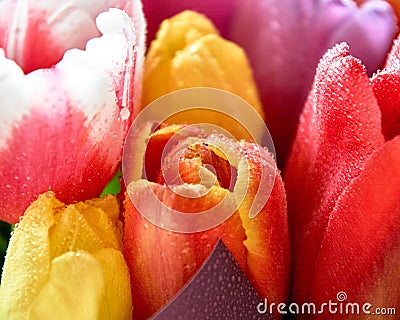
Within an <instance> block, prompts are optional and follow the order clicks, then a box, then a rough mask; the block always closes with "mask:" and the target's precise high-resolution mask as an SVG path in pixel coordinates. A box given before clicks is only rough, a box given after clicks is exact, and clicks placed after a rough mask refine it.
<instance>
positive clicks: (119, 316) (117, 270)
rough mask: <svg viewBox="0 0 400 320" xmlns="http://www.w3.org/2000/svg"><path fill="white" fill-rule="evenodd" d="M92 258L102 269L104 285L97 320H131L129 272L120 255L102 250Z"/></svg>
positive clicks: (111, 250)
mask: <svg viewBox="0 0 400 320" xmlns="http://www.w3.org/2000/svg"><path fill="white" fill-rule="evenodd" d="M93 256H94V257H95V258H96V259H97V260H98V261H99V263H100V264H101V265H102V267H103V271H104V273H103V278H104V283H105V288H104V292H103V296H102V301H103V302H102V304H101V305H100V317H99V318H98V319H100V320H101V319H104V320H106V319H107V320H111V319H116V320H132V296H131V287H130V283H129V272H128V267H127V266H126V263H125V260H124V257H123V255H122V253H121V252H120V251H117V250H114V249H103V250H101V251H99V252H96V253H95V254H94V255H93Z"/></svg>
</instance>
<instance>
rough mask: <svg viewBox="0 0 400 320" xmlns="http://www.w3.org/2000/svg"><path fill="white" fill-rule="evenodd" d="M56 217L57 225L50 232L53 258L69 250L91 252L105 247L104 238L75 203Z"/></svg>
mask: <svg viewBox="0 0 400 320" xmlns="http://www.w3.org/2000/svg"><path fill="white" fill-rule="evenodd" d="M54 219H55V225H54V228H52V230H51V232H50V246H51V257H52V258H55V257H57V256H59V255H61V254H63V253H66V252H68V251H80V250H84V251H87V252H90V253H91V252H95V251H97V250H100V249H102V248H104V244H103V241H102V239H101V238H100V237H99V236H98V235H97V234H96V232H95V231H94V230H93V228H92V226H91V225H90V224H89V223H88V222H87V221H86V219H85V218H84V217H83V215H82V214H81V213H80V212H79V210H78V208H76V206H75V205H70V206H68V207H67V208H66V209H65V210H64V211H62V212H59V213H57V214H56V215H55V216H54Z"/></svg>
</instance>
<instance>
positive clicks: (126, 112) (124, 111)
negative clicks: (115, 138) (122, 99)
mask: <svg viewBox="0 0 400 320" xmlns="http://www.w3.org/2000/svg"><path fill="white" fill-rule="evenodd" d="M120 115H121V119H122V120H127V119H128V118H129V116H130V115H131V113H130V111H129V110H128V108H122V110H121V112H120Z"/></svg>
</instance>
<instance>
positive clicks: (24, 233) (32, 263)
mask: <svg viewBox="0 0 400 320" xmlns="http://www.w3.org/2000/svg"><path fill="white" fill-rule="evenodd" d="M60 206H62V203H61V202H59V201H58V200H57V199H56V198H55V197H54V195H52V194H46V195H41V196H40V197H39V199H38V200H37V201H35V202H34V203H33V204H32V205H31V206H30V207H29V208H28V210H27V212H26V217H25V218H24V219H22V221H21V222H20V223H19V225H18V226H17V227H16V228H15V229H14V232H13V236H12V237H11V239H10V243H9V246H8V249H7V257H6V261H5V264H4V268H3V273H2V280H1V281H2V282H1V286H0V318H1V319H21V318H24V316H26V313H27V310H28V308H29V306H30V304H31V303H32V301H33V299H34V298H35V296H36V295H37V294H38V293H39V291H40V290H41V288H42V287H43V285H44V284H45V283H46V281H47V277H48V273H49V270H50V245H49V237H48V233H49V229H50V228H51V226H52V225H53V223H54V220H53V210H55V209H57V208H58V207H60ZM33 280H34V281H33ZM26 283H29V286H26Z"/></svg>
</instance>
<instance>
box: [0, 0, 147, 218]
mask: <svg viewBox="0 0 400 320" xmlns="http://www.w3.org/2000/svg"><path fill="white" fill-rule="evenodd" d="M113 6H115V7H119V8H121V9H124V10H126V12H124V11H122V10H119V9H110V10H108V9H109V8H110V7H113ZM107 10H108V11H107ZM102 11H107V12H104V13H101V12H102ZM0 12H1V14H0V38H1V40H0V45H1V46H2V47H3V48H2V49H1V48H0V101H1V102H2V104H1V105H0V117H1V120H2V126H1V127H0V208H1V209H0V218H1V219H2V220H5V221H7V222H10V223H16V222H17V221H18V219H19V217H20V216H21V215H22V214H23V212H24V210H25V209H26V207H27V206H28V205H29V204H30V203H31V202H32V200H34V199H35V198H36V197H37V195H38V194H40V193H42V192H44V191H46V190H50V189H51V190H53V191H54V192H55V193H56V195H57V197H59V198H60V199H61V200H62V201H64V202H66V203H71V202H73V201H79V200H84V199H88V198H91V197H96V196H98V195H99V194H100V193H101V191H102V190H103V188H104V187H105V185H106V184H107V183H108V181H109V180H110V179H111V177H112V176H113V174H114V173H115V171H116V169H117V167H118V166H119V163H120V161H121V153H122V146H123V142H124V138H125V135H126V133H127V130H128V128H129V125H130V123H131V119H132V116H133V115H134V114H135V113H136V112H137V108H136V106H137V105H138V101H139V99H140V91H141V86H140V83H141V74H142V64H143V55H144V28H145V22H144V18H143V14H142V11H141V4H140V2H139V1H106V2H105V3H103V2H101V3H100V2H96V1H90V2H83V4H80V2H79V4H78V2H76V4H75V3H73V2H72V1H62V2H57V1H40V2H34V3H33V2H32V3H30V2H28V3H26V2H22V1H17V2H15V1H2V2H0ZM99 13H101V14H100V15H98V14H99ZM97 15H98V16H97ZM96 16H97V18H95V17H96ZM100 34H101V36H100V37H98V38H97V36H99V35H100ZM88 40H89V41H88ZM85 46H86V49H85V50H82V49H83V48H84V47H85ZM71 48H72V49H71ZM66 50H67V51H66ZM46 53H47V55H46ZM61 57H62V59H61V60H60V58H61ZM41 68H43V69H41Z"/></svg>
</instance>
